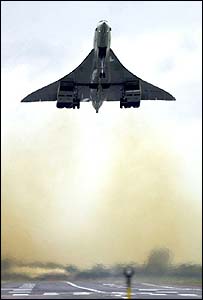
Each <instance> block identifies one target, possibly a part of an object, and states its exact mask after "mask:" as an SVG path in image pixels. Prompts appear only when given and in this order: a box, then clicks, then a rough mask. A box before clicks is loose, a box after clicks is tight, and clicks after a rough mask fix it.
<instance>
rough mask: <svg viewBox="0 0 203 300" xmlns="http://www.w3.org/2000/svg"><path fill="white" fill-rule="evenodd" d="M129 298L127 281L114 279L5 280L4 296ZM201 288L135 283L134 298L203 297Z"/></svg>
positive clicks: (2, 292) (18, 297)
mask: <svg viewBox="0 0 203 300" xmlns="http://www.w3.org/2000/svg"><path fill="white" fill-rule="evenodd" d="M28 298H29V299H127V296H126V286H125V284H123V283H122V284H119V283H118V282H117V283H116V282H114V281H110V280H109V281H104V282H103V281H101V280H99V281H92V282H91V281H33V282H21V283H20V282H18V283H17V282H16V283H11V282H7V283H3V284H2V286H1V299H28ZM201 298H202V289H201V288H200V287H192V286H191V287H190V286H178V285H176V286H175V285H174V286H173V285H170V286H168V285H159V284H152V283H147V282H139V283H136V282H134V283H133V284H132V299H201Z"/></svg>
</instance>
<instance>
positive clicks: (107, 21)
mask: <svg viewBox="0 0 203 300" xmlns="http://www.w3.org/2000/svg"><path fill="white" fill-rule="evenodd" d="M103 22H105V23H108V21H106V20H101V21H99V23H103Z"/></svg>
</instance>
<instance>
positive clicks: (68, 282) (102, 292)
mask: <svg viewBox="0 0 203 300" xmlns="http://www.w3.org/2000/svg"><path fill="white" fill-rule="evenodd" d="M65 282H66V283H67V284H70V285H72V286H74V287H76V288H78V289H82V290H87V291H90V292H95V293H100V294H106V292H104V291H99V290H95V289H90V288H86V287H84V286H79V285H77V284H74V283H72V282H70V281H65Z"/></svg>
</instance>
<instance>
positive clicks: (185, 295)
mask: <svg viewBox="0 0 203 300" xmlns="http://www.w3.org/2000/svg"><path fill="white" fill-rule="evenodd" d="M178 295H179V296H184V297H195V296H196V297H201V296H200V295H196V294H178Z"/></svg>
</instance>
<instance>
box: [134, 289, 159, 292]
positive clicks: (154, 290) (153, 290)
mask: <svg viewBox="0 0 203 300" xmlns="http://www.w3.org/2000/svg"><path fill="white" fill-rule="evenodd" d="M138 290H139V291H147V292H149V291H152V292H156V291H159V290H160V289H138Z"/></svg>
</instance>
